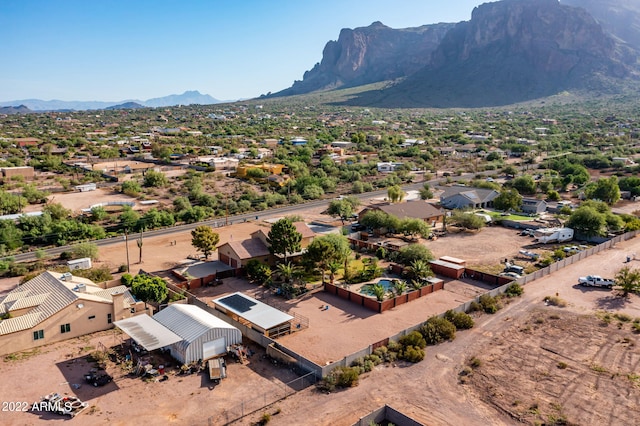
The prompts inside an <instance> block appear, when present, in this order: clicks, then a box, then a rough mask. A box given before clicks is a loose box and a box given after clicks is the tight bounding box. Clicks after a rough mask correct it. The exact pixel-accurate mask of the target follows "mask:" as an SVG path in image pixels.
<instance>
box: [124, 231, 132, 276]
mask: <svg viewBox="0 0 640 426" xmlns="http://www.w3.org/2000/svg"><path fill="white" fill-rule="evenodd" d="M124 245H125V247H126V250H127V273H131V264H130V263H129V233H128V232H127V228H124Z"/></svg>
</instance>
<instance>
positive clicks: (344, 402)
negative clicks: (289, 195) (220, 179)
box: [0, 223, 640, 426]
mask: <svg viewBox="0 0 640 426" xmlns="http://www.w3.org/2000/svg"><path fill="white" fill-rule="evenodd" d="M258 226H260V224H259V223H246V224H241V225H238V226H233V227H226V228H220V229H219V232H220V233H221V242H224V241H228V240H229V239H231V238H233V239H236V238H238V239H239V238H246V237H248V234H249V233H250V232H252V230H255V229H257V228H256V227H258ZM499 238H502V240H498V239H499ZM173 240H176V241H177V244H176V245H175V246H174V245H172V244H171V242H172V241H173ZM130 244H131V246H130V250H131V255H132V259H136V257H137V247H135V244H134V243H132V242H130ZM527 244H530V240H529V239H527V238H526V237H520V236H518V235H517V232H516V231H515V230H508V229H507V230H505V229H502V228H499V227H495V228H493V227H490V228H486V229H484V230H482V231H481V232H480V233H478V234H475V235H473V236H470V235H467V234H464V235H462V234H458V235H452V236H447V237H445V238H440V239H438V240H437V241H433V242H429V247H430V248H431V249H432V251H433V252H434V254H435V255H436V256H443V255H449V256H455V257H460V258H464V259H467V260H468V262H469V263H470V264H472V265H474V264H477V265H482V264H487V265H490V264H494V263H495V264H498V263H499V259H501V258H504V257H512V256H513V254H514V253H517V250H518V248H519V247H522V246H523V245H527ZM143 247H144V254H143V262H144V263H143V264H141V265H137V266H140V267H144V269H145V270H149V271H158V270H162V269H166V268H168V267H170V266H171V265H176V264H179V263H180V262H181V261H182V259H185V258H186V256H187V255H188V254H192V253H195V250H194V249H193V248H192V247H191V245H190V235H189V233H184V235H180V236H178V235H175V236H168V237H157V239H152V238H149V239H146V240H145V244H144V246H143ZM635 252H640V238H635V239H633V240H630V241H627V242H623V243H619V244H617V245H616V246H615V247H613V248H612V249H610V250H607V251H604V252H601V253H599V254H596V255H594V256H591V257H589V258H587V259H585V260H584V261H582V262H579V263H576V264H574V265H571V266H568V267H566V268H564V269H562V270H560V271H558V272H555V273H553V274H552V275H550V276H547V277H545V278H542V279H539V280H536V281H533V282H531V283H528V284H527V285H526V286H525V294H524V295H523V296H522V297H520V298H517V299H513V300H512V301H511V302H510V303H509V304H507V305H506V306H505V307H504V308H503V309H501V310H500V311H498V313H497V314H495V315H478V316H476V317H475V320H476V327H474V328H473V329H472V330H468V331H463V332H459V333H458V334H457V337H456V339H455V340H454V341H451V342H447V343H444V344H441V345H438V346H433V347H427V349H426V357H425V359H424V360H423V361H422V362H420V363H418V364H405V363H403V362H397V363H394V364H391V365H381V366H378V367H376V368H375V369H374V370H373V371H372V372H370V373H367V374H365V375H363V376H361V380H360V384H359V385H358V386H357V387H354V388H351V389H347V390H344V391H339V392H334V393H331V394H322V393H319V392H318V391H317V390H316V389H315V388H314V387H310V388H307V389H305V390H303V391H301V392H298V393H296V394H295V395H293V396H290V397H288V398H286V399H285V400H282V401H280V402H278V403H276V405H274V406H272V407H269V408H266V409H265V410H264V412H268V413H272V414H274V413H276V412H278V414H276V415H273V417H272V419H271V422H270V424H274V425H338V426H340V425H345V426H347V425H349V426H350V425H352V424H353V423H355V422H356V421H357V420H358V418H360V417H362V416H364V415H366V414H368V413H369V412H370V411H372V410H374V409H376V408H378V407H380V406H382V405H384V404H389V405H390V406H392V407H394V408H396V409H397V410H400V411H402V412H404V413H405V414H407V415H409V416H411V417H413V418H415V419H416V420H418V421H420V422H421V423H424V424H429V425H450V424H461V425H487V424H491V425H511V424H521V423H522V422H524V423H525V424H536V423H538V424H542V423H547V424H550V423H552V422H551V421H552V420H554V419H557V420H560V419H565V420H566V421H568V422H569V423H572V424H609V425H628V424H635V423H637V419H638V418H639V413H638V409H639V408H638V407H639V406H638V398H639V389H640V388H639V387H638V383H637V379H636V376H638V375H640V366H639V365H638V359H640V355H639V349H638V348H640V347H639V346H638V345H637V343H638V334H636V333H635V332H633V331H632V321H620V320H618V319H616V318H615V317H614V315H615V314H618V315H619V317H620V314H623V315H626V316H628V317H629V318H631V319H632V320H633V319H635V318H640V298H639V297H637V296H631V297H629V298H628V299H621V298H619V297H616V296H615V295H614V292H612V291H610V290H603V289H592V288H582V287H579V286H577V285H576V283H577V277H578V276H580V275H586V274H592V273H597V274H600V275H603V276H613V275H615V273H616V272H617V271H618V270H619V269H620V268H621V267H623V266H631V267H632V268H640V260H637V261H632V262H631V263H629V264H626V263H625V260H626V257H627V256H628V255H629V254H630V253H635ZM124 256H125V254H124V243H122V244H116V245H113V246H107V247H105V248H103V249H102V250H101V259H102V261H103V262H105V263H106V262H110V263H112V264H113V265H119V264H122V263H123V258H124ZM132 272H135V270H134V271H132ZM225 281H226V280H225ZM251 287H252V286H250V285H249V284H247V283H245V282H242V281H241V280H229V281H228V282H226V283H225V284H224V285H223V286H220V287H213V288H207V289H206V292H205V294H204V296H205V297H209V298H213V297H217V296H218V294H222V293H225V292H233V291H245V289H246V291H253V292H254V293H253V294H255V295H256V296H257V297H258V298H261V297H264V298H268V297H272V296H271V295H270V294H268V293H266V292H265V294H260V292H262V290H261V289H260V288H255V287H253V288H251ZM445 288H447V287H445ZM447 289H448V293H447V292H439V293H440V294H439V293H434V294H432V295H429V296H427V297H425V298H423V299H421V300H419V301H415V302H411V303H408V304H405V305H402V306H399V307H398V308H396V309H394V310H391V311H388V312H385V313H384V314H374V313H373V312H370V311H362V310H360V309H361V308H359V307H358V306H354V305H352V304H350V303H349V302H348V301H345V300H342V299H338V298H337V297H333V296H330V295H327V294H325V293H323V292H320V293H315V294H312V295H308V296H306V297H305V298H302V299H300V300H294V301H285V300H283V299H268V300H271V301H272V304H274V305H276V306H278V307H281V308H282V309H283V310H290V311H291V310H293V311H295V312H299V313H301V314H302V315H305V316H307V317H309V318H310V328H309V329H308V330H303V331H301V332H299V333H296V334H294V335H292V336H289V337H287V338H286V339H283V340H282V343H283V344H284V345H285V346H289V347H291V348H292V349H293V348H294V345H296V346H295V349H297V350H300V351H306V352H305V353H307V354H309V357H310V358H312V359H318V360H319V361H323V360H326V361H329V360H335V359H338V357H339V358H341V357H342V356H344V354H347V353H350V352H352V350H351V348H352V347H353V348H354V349H353V350H359V349H361V348H363V347H365V346H366V345H368V344H370V343H373V342H375V341H377V340H380V336H382V337H387V336H389V335H393V334H395V333H397V331H400V330H401V329H404V328H406V327H408V326H410V325H414V324H417V323H419V322H422V321H425V320H426V319H427V318H428V317H429V316H430V315H431V313H432V311H431V309H432V308H433V310H434V311H438V310H439V311H442V310H445V309H446V308H447V306H449V305H448V304H450V303H455V305H457V304H459V303H461V302H462V301H465V300H468V299H469V298H470V297H471V296H473V295H474V294H476V292H477V291H480V290H479V289H478V286H476V285H475V284H474V283H473V282H461V283H451V284H450V285H449V287H448V288H447ZM218 292H220V293H218ZM556 295H557V297H559V298H561V299H563V300H564V301H566V302H567V306H566V307H564V308H557V307H551V306H547V305H546V304H545V302H544V301H543V299H544V297H545V296H556ZM445 296H446V298H445V299H440V297H445ZM321 304H324V305H326V304H328V305H330V309H329V310H325V311H322V310H320V308H319V307H320V305H321ZM600 311H602V312H601V313H598V314H597V316H596V312H600ZM604 311H606V312H608V313H609V314H608V315H609V316H608V318H610V323H609V324H608V325H607V326H606V327H605V325H604V321H603V319H605V320H606V318H607V317H606V316H605V315H606V313H604ZM434 313H435V312H434ZM621 318H627V317H624V316H623V317H621ZM619 323H620V324H622V325H621V326H620V327H621V328H618V327H619V326H618V324H619ZM395 329H397V331H394V330H395ZM87 339H88V341H84V340H82V339H74V340H72V341H68V342H65V343H61V344H57V345H52V346H50V347H44V348H42V350H41V351H40V353H39V354H34V355H32V356H30V357H27V358H26V359H23V360H19V359H18V360H8V361H2V362H0V377H2V378H3V380H2V382H0V396H2V397H3V398H2V399H3V401H20V400H23V399H25V400H27V401H30V403H31V402H34V401H31V400H32V399H34V398H35V400H38V399H39V397H40V396H42V395H44V394H46V393H49V392H53V391H57V392H68V393H74V394H77V395H78V396H80V397H81V398H84V399H86V400H87V401H88V402H89V404H90V406H91V407H93V408H91V409H89V410H87V411H86V412H85V413H82V414H81V415H80V416H78V417H77V418H76V419H75V420H74V422H76V423H78V424H96V423H102V422H104V423H113V424H131V423H137V422H152V423H169V422H172V423H174V424H204V423H207V421H208V418H209V417H210V416H212V415H214V419H215V420H213V424H222V423H224V418H225V413H227V412H228V411H229V410H230V409H232V408H233V407H237V406H238V404H240V402H241V401H242V400H243V398H247V399H255V398H256V396H258V397H259V395H264V393H265V392H267V393H269V392H277V390H276V389H279V388H281V387H282V383H283V382H284V381H287V380H289V379H290V378H291V377H292V376H291V375H290V374H293V372H291V371H289V370H288V369H276V370H272V369H270V368H271V367H270V363H269V362H268V361H266V360H265V359H264V358H262V357H261V356H260V354H261V352H260V350H259V348H257V347H253V348H252V349H254V350H255V351H256V355H254V357H252V359H251V362H250V364H249V365H247V366H242V365H240V364H230V374H229V378H227V379H225V380H224V381H223V382H222V383H221V384H220V385H218V386H216V387H215V388H213V389H209V387H210V386H209V383H208V382H206V381H204V379H203V378H202V376H198V375H192V376H187V377H186V378H182V377H179V376H172V375H169V380H167V381H166V382H159V383H158V382H152V383H145V382H143V381H141V380H140V379H137V378H131V377H123V376H118V375H116V374H114V376H115V377H116V379H115V383H114V384H111V385H108V386H114V387H115V388H109V387H107V386H105V388H98V390H94V389H93V388H89V389H87V387H86V386H84V385H83V386H81V387H80V388H79V389H74V388H73V386H72V385H73V384H78V383H79V382H78V381H79V379H80V378H81V377H82V374H84V373H85V372H86V371H85V370H86V368H87V367H88V365H86V364H83V362H85V361H82V359H84V357H85V356H86V354H87V353H88V350H86V349H85V348H86V347H89V346H97V341H103V344H104V345H105V346H108V347H109V346H113V345H115V344H117V343H118V341H117V339H114V336H113V334H112V332H107V333H104V334H102V335H98V336H92V337H90V338H87ZM297 339H299V340H297ZM341 353H342V355H341ZM256 356H257V358H256ZM474 357H475V358H478V360H479V366H477V367H476V368H471V367H470V360H471V359H472V358H474ZM74 360H75V361H74ZM561 362H562V363H566V364H567V365H566V367H565V366H563V364H560V363H561ZM75 365H78V366H79V367H74V366H75ZM466 367H469V368H471V370H472V371H471V373H472V374H470V375H466V376H464V378H461V377H462V376H461V375H460V372H461V371H463V370H465V368H466ZM67 370H68V371H67ZM113 371H114V372H115V371H116V370H113ZM110 372H111V370H110ZM180 380H182V381H180ZM463 382H464V383H463ZM102 389H104V390H102ZM271 389H273V391H271ZM81 391H82V393H81ZM94 391H95V392H97V393H93V392H94ZM141 396H142V397H141ZM203 407H205V408H203ZM621 411H622V412H621ZM262 412H263V410H260V411H259V412H257V413H255V414H253V415H250V416H248V417H246V418H245V419H243V420H241V421H239V422H236V423H234V424H238V425H250V424H255V423H256V422H257V421H258V420H259V418H260V416H261V414H262ZM0 416H1V417H0V419H2V420H0V421H1V422H2V424H39V423H41V422H42V421H43V420H46V421H56V420H47V419H49V417H47V416H41V415H36V414H33V413H6V412H1V413H0ZM56 418H57V417H56ZM59 421H63V420H59ZM558 424H559V423H558Z"/></svg>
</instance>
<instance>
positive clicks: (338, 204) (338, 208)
mask: <svg viewBox="0 0 640 426" xmlns="http://www.w3.org/2000/svg"><path fill="white" fill-rule="evenodd" d="M358 202H359V200H358V199H357V198H356V197H348V198H343V199H341V200H333V201H331V202H330V203H329V208H328V209H327V213H329V214H330V215H331V216H333V217H339V218H340V220H342V223H343V224H344V221H345V220H347V219H349V218H350V217H351V216H352V215H353V212H354V209H355V208H356V207H357V205H358V204H357V203H358Z"/></svg>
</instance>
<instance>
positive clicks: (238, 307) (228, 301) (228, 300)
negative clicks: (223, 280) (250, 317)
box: [218, 294, 257, 312]
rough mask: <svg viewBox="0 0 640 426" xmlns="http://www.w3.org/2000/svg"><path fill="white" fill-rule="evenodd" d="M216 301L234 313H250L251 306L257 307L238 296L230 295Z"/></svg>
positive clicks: (254, 303)
mask: <svg viewBox="0 0 640 426" xmlns="http://www.w3.org/2000/svg"><path fill="white" fill-rule="evenodd" d="M218 301H219V302H221V303H224V304H225V305H227V306H228V307H230V308H231V309H234V310H235V311H236V312H247V311H250V310H251V308H252V307H253V306H255V305H257V303H256V302H252V301H251V300H248V299H245V298H244V297H242V296H241V295H239V294H232V295H231V296H227V297H225V298H224V299H219V300H218Z"/></svg>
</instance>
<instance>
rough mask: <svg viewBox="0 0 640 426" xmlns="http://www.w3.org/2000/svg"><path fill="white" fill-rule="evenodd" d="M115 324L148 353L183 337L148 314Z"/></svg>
mask: <svg viewBox="0 0 640 426" xmlns="http://www.w3.org/2000/svg"><path fill="white" fill-rule="evenodd" d="M114 324H115V325H116V326H117V327H118V328H120V329H121V330H122V331H124V332H125V333H126V334H128V335H129V336H130V337H131V338H132V339H133V340H135V341H136V342H138V344H140V345H142V346H143V347H144V348H145V349H146V350H148V351H153V350H155V349H159V348H163V347H165V346H169V345H171V344H173V343H176V342H179V341H181V340H182V337H180V336H178V335H177V334H175V333H174V332H172V331H171V330H169V329H168V328H167V327H165V326H163V325H162V324H160V323H159V322H158V321H156V320H154V319H153V318H151V317H150V316H149V315H146V314H143V315H137V316H135V317H131V318H127V319H123V320H120V321H115V322H114Z"/></svg>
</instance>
